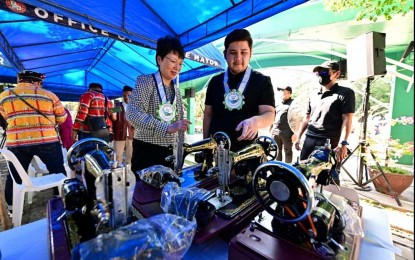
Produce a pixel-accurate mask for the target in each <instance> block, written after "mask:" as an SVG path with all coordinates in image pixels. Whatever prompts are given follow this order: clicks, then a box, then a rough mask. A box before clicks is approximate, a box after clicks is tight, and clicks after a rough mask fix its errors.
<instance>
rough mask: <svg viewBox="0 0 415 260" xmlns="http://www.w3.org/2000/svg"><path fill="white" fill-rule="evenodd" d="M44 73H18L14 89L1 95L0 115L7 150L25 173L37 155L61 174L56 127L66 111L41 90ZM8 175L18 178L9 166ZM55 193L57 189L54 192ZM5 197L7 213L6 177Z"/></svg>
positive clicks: (10, 198)
mask: <svg viewBox="0 0 415 260" xmlns="http://www.w3.org/2000/svg"><path fill="white" fill-rule="evenodd" d="M44 78H45V75H44V74H41V73H38V72H35V71H21V72H19V73H18V74H17V82H18V84H17V86H16V87H15V88H8V89H6V90H4V91H3V92H2V93H1V94H0V113H1V115H2V116H3V117H4V118H5V119H6V121H7V129H6V147H7V149H8V150H10V151H11V152H13V153H14V154H15V155H16V157H17V159H18V160H19V162H20V163H21V165H22V166H23V169H25V170H26V171H27V170H28V168H29V164H30V162H31V161H32V158H33V156H35V155H37V156H38V157H39V158H40V159H41V160H42V162H43V163H44V164H45V165H46V167H47V169H48V170H49V172H50V173H63V174H65V173H66V172H65V168H64V165H63V155H62V148H61V143H60V141H59V137H58V134H57V132H56V130H57V129H56V126H57V125H59V124H62V123H63V122H65V120H66V117H67V115H66V112H65V109H64V107H63V105H62V103H61V101H60V100H59V98H58V97H57V96H56V95H55V94H54V93H52V92H50V91H48V90H46V89H43V88H42V83H43V79H44ZM10 173H11V174H12V175H13V178H14V180H15V181H16V183H19V184H20V183H21V179H20V177H19V175H18V174H17V171H16V169H15V168H14V166H13V165H12V164H10ZM54 194H55V195H57V194H58V190H57V189H55V190H54ZM5 198H6V202H7V204H8V209H9V213H10V211H11V205H12V202H13V179H12V178H11V176H10V174H9V175H8V176H7V179H6V185H5Z"/></svg>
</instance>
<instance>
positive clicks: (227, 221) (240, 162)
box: [133, 132, 277, 243]
mask: <svg viewBox="0 0 415 260" xmlns="http://www.w3.org/2000/svg"><path fill="white" fill-rule="evenodd" d="M206 147H208V149H209V150H210V151H209V152H211V153H212V154H214V155H213V158H214V160H213V163H214V166H213V167H211V168H210V169H208V170H207V173H208V174H207V176H210V177H208V178H207V179H205V180H203V181H201V182H199V183H198V184H197V187H199V188H204V189H207V190H209V191H211V193H210V196H206V201H207V202H208V203H210V204H211V205H213V206H214V207H215V210H216V214H215V215H214V217H213V219H212V220H211V221H210V223H209V224H207V225H206V226H204V227H203V228H200V229H199V230H198V232H197V233H196V236H195V238H194V242H195V243H201V242H204V241H206V240H207V239H209V238H211V237H213V236H215V235H217V234H218V233H228V235H231V234H235V233H236V232H239V231H240V229H241V227H243V226H244V225H245V224H246V221H247V220H248V219H251V218H253V217H254V216H255V215H257V214H258V212H259V210H260V209H261V207H260V205H259V204H258V203H256V198H255V197H254V195H253V193H252V182H251V181H252V175H253V172H254V170H255V169H256V167H257V166H258V165H259V164H260V163H262V162H266V161H268V160H271V159H274V158H275V157H276V155H277V154H276V153H277V145H276V143H275V142H274V140H273V139H271V138H269V137H259V138H257V139H256V140H255V142H254V143H253V144H251V145H249V146H248V147H245V148H244V149H241V150H240V151H237V152H232V151H230V147H231V143H230V141H229V138H227V135H226V134H224V133H221V132H219V133H216V134H215V135H214V136H212V138H211V139H207V140H202V141H200V142H197V143H195V144H192V145H184V146H183V148H181V151H183V152H182V153H180V152H179V153H176V154H182V156H183V157H185V156H186V154H187V153H189V152H193V151H200V150H206ZM211 148H214V150H213V151H212V149H211ZM183 157H180V158H183ZM178 161H179V162H180V160H177V161H176V165H177V167H175V169H178V168H180V164H181V163H180V164H177V162H178ZM194 167H200V166H194ZM189 168H190V169H189ZM189 168H184V169H182V170H181V171H177V170H176V172H178V173H179V174H181V176H182V178H184V179H185V181H186V180H187V178H192V175H191V173H190V174H189V171H190V172H195V170H197V169H195V168H193V167H189ZM199 169H200V168H199ZM139 185H140V186H139ZM185 187H189V186H184V185H182V188H185ZM143 188H144V189H145V190H143ZM149 190H152V193H149V192H148V191H149ZM136 191H137V196H136V194H135V196H134V200H133V206H134V209H135V214H136V216H137V217H144V218H147V217H150V216H154V215H156V214H159V213H160V212H161V208H160V203H159V202H160V197H161V196H160V195H159V196H158V197H156V196H157V195H158V194H161V191H160V190H157V191H158V192H157V194H156V192H155V191H156V190H155V189H153V188H151V187H149V185H146V184H143V183H141V184H139V182H138V183H137V185H136ZM149 194H152V195H153V197H152V199H153V200H152V201H144V198H145V197H148V195H149ZM138 195H139V196H140V197H138ZM136 198H139V199H140V200H141V201H138V199H136ZM154 198H157V200H155V199H154ZM224 231H229V232H224Z"/></svg>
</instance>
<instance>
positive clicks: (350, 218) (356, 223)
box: [330, 194, 365, 237]
mask: <svg viewBox="0 0 415 260" xmlns="http://www.w3.org/2000/svg"><path fill="white" fill-rule="evenodd" d="M330 202H331V203H333V204H334V205H335V206H336V208H337V209H338V210H339V212H340V215H341V216H342V217H343V219H344V221H345V222H346V227H345V228H344V230H343V232H344V233H346V234H350V235H354V236H361V237H364V235H365V234H364V231H363V227H362V220H361V219H360V217H359V215H358V214H357V212H356V210H355V209H354V208H353V207H352V206H351V205H349V204H348V203H347V201H346V199H345V198H343V197H341V196H338V195H335V194H331V195H330ZM352 203H353V202H352Z"/></svg>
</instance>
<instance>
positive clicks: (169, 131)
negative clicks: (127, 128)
mask: <svg viewBox="0 0 415 260" xmlns="http://www.w3.org/2000/svg"><path fill="white" fill-rule="evenodd" d="M184 54H185V53H184V49H183V46H182V44H181V43H180V41H179V40H178V39H176V38H173V37H170V36H166V37H163V38H160V39H158V40H157V48H156V63H157V66H158V70H157V71H156V72H155V73H153V74H149V75H141V76H138V78H137V81H136V84H135V88H134V90H133V92H132V94H131V96H130V102H129V104H128V108H127V114H126V118H127V120H128V121H129V122H130V123H131V125H132V126H133V127H134V140H133V156H132V162H131V170H132V171H133V172H134V173H135V174H136V173H137V171H139V170H142V169H144V168H147V167H149V166H153V165H164V166H167V167H172V165H171V163H169V162H167V161H166V160H165V158H166V157H167V156H169V155H172V151H171V149H170V148H169V146H171V145H173V143H174V142H175V141H176V138H179V140H180V141H181V142H183V141H184V132H185V131H187V129H188V126H189V124H190V121H188V120H186V119H185V118H184V109H183V103H182V97H181V95H180V90H179V88H178V86H177V84H176V83H175V78H176V77H177V76H178V75H179V73H180V71H181V69H182V66H183V59H184Z"/></svg>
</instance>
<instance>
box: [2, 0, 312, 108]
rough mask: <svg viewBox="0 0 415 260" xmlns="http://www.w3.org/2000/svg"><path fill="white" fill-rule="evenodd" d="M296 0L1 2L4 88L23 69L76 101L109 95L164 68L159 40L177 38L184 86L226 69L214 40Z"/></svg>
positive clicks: (69, 0) (117, 94)
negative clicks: (91, 87)
mask: <svg viewBox="0 0 415 260" xmlns="http://www.w3.org/2000/svg"><path fill="white" fill-rule="evenodd" d="M304 2H306V1H304V0H289V1H275V0H273V1H259V0H245V1H240V0H230V1H186V2H183V1H180V0H179V1H178V0H174V1H173V0H164V1H143V0H134V1H133V0H124V1H114V0H102V1H98V0H93V1H92V0H89V1H77V0H66V1H59V0H48V1H44V0H39V1H36V0H32V1H29V0H25V1H21V2H17V1H5V0H1V1H0V47H1V48H0V52H1V56H0V61H1V58H3V60H5V61H7V63H6V62H5V63H4V64H3V66H1V65H2V64H1V63H0V82H6V83H15V82H16V78H15V77H16V73H17V72H18V71H20V70H23V69H26V70H35V71H39V72H42V73H46V76H47V77H46V80H45V82H44V87H45V88H46V89H49V90H51V91H53V92H55V93H56V94H57V95H58V96H59V97H60V98H61V100H77V99H78V98H79V95H80V94H81V93H82V92H83V91H84V90H85V89H86V87H87V85H88V84H89V83H91V82H99V83H101V84H102V85H103V86H104V92H105V93H106V94H107V95H108V96H109V97H118V96H120V92H121V90H122V87H123V86H124V85H130V86H133V85H134V83H135V79H136V77H137V76H138V75H141V74H148V73H152V72H154V71H155V70H157V67H156V64H155V57H154V56H155V50H154V49H155V47H156V42H157V39H158V38H160V37H163V36H165V35H172V36H175V37H177V38H179V39H180V40H181V42H182V43H183V45H184V47H185V50H186V51H187V54H186V57H187V59H186V60H185V63H184V66H183V69H182V73H181V74H180V81H181V82H185V81H188V80H191V79H195V78H199V77H202V76H206V75H209V74H212V73H215V72H218V71H220V70H223V69H224V68H225V60H224V59H223V54H222V52H221V51H219V50H218V49H217V48H216V47H215V46H214V45H212V44H210V43H211V42H212V41H214V40H216V39H218V38H220V37H223V36H225V35H226V34H227V33H229V32H230V31H231V30H233V29H235V28H244V27H246V26H248V25H250V24H253V23H255V22H257V21H260V20H263V19H265V18H267V17H270V16H272V15H274V14H277V13H280V12H282V11H284V10H287V9H289V8H292V7H294V6H296V5H299V4H301V3H304Z"/></svg>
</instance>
